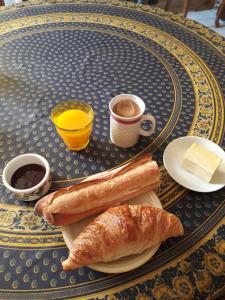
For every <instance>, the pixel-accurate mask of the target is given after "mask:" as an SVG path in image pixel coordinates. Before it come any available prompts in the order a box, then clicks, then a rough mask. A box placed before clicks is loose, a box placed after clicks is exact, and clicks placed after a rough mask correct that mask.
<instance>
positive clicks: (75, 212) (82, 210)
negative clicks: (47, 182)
mask: <svg viewBox="0 0 225 300" xmlns="http://www.w3.org/2000/svg"><path fill="white" fill-rule="evenodd" d="M159 183H160V180H159V168H158V166H157V164H156V162H155V161H152V159H151V156H150V155H146V156H144V157H142V158H140V159H137V160H135V161H133V162H130V163H128V164H126V165H124V166H122V167H119V168H117V169H114V170H111V171H106V172H104V173H100V174H98V175H94V176H91V177H89V178H88V179H87V180H85V181H83V182H81V183H79V184H77V185H73V186H70V187H67V188H63V189H61V190H59V191H56V192H53V193H51V194H49V195H47V196H45V197H44V198H42V199H40V200H39V201H38V202H37V203H36V206H35V210H36V212H37V213H38V214H41V215H43V216H44V217H45V219H46V220H47V221H48V223H50V224H53V225H66V224H70V223H74V222H77V221H79V220H81V219H84V218H85V217H87V216H90V215H93V214H96V213H99V212H101V211H103V210H105V209H107V208H109V207H110V206H113V205H118V204H120V203H123V202H125V201H127V200H129V199H131V198H132V197H135V196H138V195H140V194H142V193H145V192H147V191H150V190H153V189H155V188H157V187H158V186H159Z"/></svg>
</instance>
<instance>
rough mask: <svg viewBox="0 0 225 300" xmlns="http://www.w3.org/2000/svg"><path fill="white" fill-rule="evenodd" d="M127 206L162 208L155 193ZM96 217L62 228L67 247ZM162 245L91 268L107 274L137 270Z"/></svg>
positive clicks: (146, 194)
mask: <svg viewBox="0 0 225 300" xmlns="http://www.w3.org/2000/svg"><path fill="white" fill-rule="evenodd" d="M126 203H127V204H148V205H150V206H153V207H158V208H162V204H161V202H160V200H159V198H158V197H157V196H156V194H155V192H152V191H151V192H148V193H145V194H142V195H140V196H138V197H135V198H133V199H131V200H129V201H127V202H126ZM94 217H95V216H91V217H88V218H86V219H84V220H82V221H80V222H77V223H74V224H70V225H66V226H63V227H62V235H63V238H64V241H65V243H66V245H67V247H68V248H69V249H70V248H71V246H72V244H73V240H74V239H75V238H76V237H77V236H78V235H79V233H80V232H81V231H82V230H83V228H84V227H85V226H86V225H87V224H88V223H90V222H91V221H92V220H93V219H94ZM159 246H160V243H159V244H158V245H156V246H155V247H153V248H151V249H147V250H145V251H144V252H143V253H140V254H135V255H129V256H126V257H122V258H120V259H118V260H115V261H111V262H107V263H106V262H104V263H97V264H95V265H90V266H89V267H90V268H92V269H94V270H96V271H100V272H105V273H123V272H128V271H131V270H133V269H136V268H138V267H140V266H141V265H143V264H144V263H146V262H147V261H148V260H149V259H150V258H151V257H152V256H153V255H154V254H155V253H156V251H157V250H158V248H159Z"/></svg>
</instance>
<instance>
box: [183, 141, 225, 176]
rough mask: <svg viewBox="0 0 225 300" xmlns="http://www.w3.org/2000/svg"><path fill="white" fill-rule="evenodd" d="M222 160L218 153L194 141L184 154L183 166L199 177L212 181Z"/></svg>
mask: <svg viewBox="0 0 225 300" xmlns="http://www.w3.org/2000/svg"><path fill="white" fill-rule="evenodd" d="M221 162H222V158H220V157H219V156H218V155H216V154H214V153H213V152H211V151H209V150H208V149H206V148H205V147H203V146H201V145H200V144H197V143H193V144H192V145H191V146H190V147H189V148H188V149H187V151H186V152H185V154H184V159H183V162H182V167H183V168H184V169H185V170H187V171H189V172H191V173H193V174H194V175H196V176H198V177H199V178H201V179H203V180H205V181H207V182H210V181H211V179H212V177H213V175H214V174H215V172H216V170H217V169H218V168H219V166H220V164H221Z"/></svg>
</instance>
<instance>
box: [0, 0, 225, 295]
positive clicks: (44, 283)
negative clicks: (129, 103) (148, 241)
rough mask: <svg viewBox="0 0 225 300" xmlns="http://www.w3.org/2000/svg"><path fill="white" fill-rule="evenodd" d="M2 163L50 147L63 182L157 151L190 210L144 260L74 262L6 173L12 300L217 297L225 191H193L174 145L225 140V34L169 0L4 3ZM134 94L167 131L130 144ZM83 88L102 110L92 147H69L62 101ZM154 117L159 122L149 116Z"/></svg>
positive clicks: (2, 226)
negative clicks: (125, 101) (115, 114)
mask: <svg viewBox="0 0 225 300" xmlns="http://www.w3.org/2000/svg"><path fill="white" fill-rule="evenodd" d="M0 37H1V39H0V82H1V84H0V95H1V98H0V124H1V127H0V155H1V162H0V173H2V171H3V168H4V166H5V164H6V163H7V161H9V160H10V159H11V158H13V157H15V156H17V155H18V154H23V153H26V152H35V153H39V154H41V155H43V156H45V157H46V158H47V159H48V161H49V163H50V166H51V174H52V178H53V185H52V187H51V189H52V190H56V189H59V188H60V187H64V186H68V185H70V184H75V183H77V182H79V181H80V180H81V179H83V178H85V177H87V176H89V175H91V174H95V173H98V172H102V171H104V170H107V169H111V168H115V167H116V166H118V165H121V164H123V163H125V162H127V161H129V160H132V159H135V158H136V157H137V156H141V155H143V154H144V153H147V152H151V153H152V154H153V157H154V159H156V161H157V162H158V164H159V166H160V172H161V186H160V188H159V189H158V190H157V195H158V197H159V199H160V200H161V202H162V204H163V207H164V208H165V209H166V210H168V211H170V212H172V213H174V214H176V215H177V216H178V217H180V218H181V220H182V223H183V225H184V228H185V235H184V237H182V238H175V239H169V240H168V241H167V242H165V243H163V244H162V245H161V247H160V249H159V250H158V252H157V253H156V254H155V256H154V257H153V258H152V259H151V260H150V261H149V262H147V263H146V264H145V265H143V266H141V267H140V268H138V269H136V270H134V271H131V272H128V273H124V274H114V275H109V274H104V273H100V272H95V271H94V270H92V269H90V268H80V269H79V270H77V271H74V272H68V273H65V272H64V271H63V270H62V268H61V261H63V260H64V259H65V258H66V257H67V255H68V250H67V248H66V246H65V243H64V240H63V237H62V234H61V230H60V227H56V226H50V225H49V224H47V223H46V222H45V221H44V219H42V218H41V217H39V216H37V215H36V214H35V213H34V209H33V207H34V204H35V203H34V202H22V201H20V200H19V199H16V198H14V196H13V195H12V194H10V193H9V192H8V191H7V190H6V189H5V187H4V186H3V185H2V184H1V185H0V189H1V196H0V257H1V258H2V259H1V260H0V282H1V285H0V299H15V298H16V299H73V298H76V299H86V298H87V299H138V300H141V299H142V300H144V299H145V300H146V299H161V300H163V299H187V300H188V299H215V298H216V297H217V296H220V295H222V294H223V293H224V286H225V263H224V261H225V223H224V215H225V213H224V212H225V209H224V207H225V205H224V199H225V193H224V189H221V190H220V191H217V192H214V193H209V194H203V193H196V192H192V191H189V190H187V189H185V188H183V187H182V186H180V185H178V184H177V183H176V182H174V181H173V180H172V178H170V176H169V175H168V173H167V172H166V170H165V168H164V166H163V162H162V156H163V151H164V149H165V147H166V146H167V144H168V143H169V142H171V141H172V140H174V139H175V138H178V137H180V136H185V135H196V136H201V137H205V138H208V139H210V140H212V141H214V142H215V143H217V144H219V145H220V146H221V147H222V148H224V145H225V139H224V112H225V110H224V94H225V76H224V75H225V67H224V66H225V57H224V52H225V40H224V38H223V37H221V36H220V35H218V34H217V33H214V32H212V31H210V30H209V29H208V28H205V27H204V26H202V25H200V24H198V23H196V22H194V21H191V20H188V19H185V18H183V17H182V16H179V15H174V14H172V13H167V12H165V11H162V10H160V9H158V8H152V7H150V6H147V5H138V4H134V3H132V2H126V1H119V0H110V1H105V0H99V1H98V0H77V1H75V0H74V1H72V0H71V1H60V0H59V1H57V0H54V1H50V0H49V1H44V0H40V1H26V2H23V3H22V4H18V5H14V6H12V7H3V8H1V10H0ZM119 93H133V94H137V95H138V96H139V97H141V98H142V99H143V100H144V101H145V103H146V110H147V112H150V113H152V114H153V115H154V116H155V117H156V120H157V130H156V133H155V134H154V135H153V136H152V137H151V138H144V137H143V138H141V139H140V141H139V143H138V144H137V145H136V146H134V147H132V148H130V149H120V148H118V147H115V146H114V145H113V144H112V143H111V141H110V139H109V112H108V103H109V100H110V99H111V98H112V97H113V96H115V95H117V94H119ZM65 99H82V100H85V101H87V102H88V103H89V104H91V105H92V106H93V108H94V111H95V122H94V129H93V134H92V137H91V141H90V144H89V146H88V147H87V148H86V149H85V150H83V151H81V152H73V151H68V150H67V149H66V147H65V145H64V144H63V142H62V141H61V140H60V138H59V137H58V135H57V133H56V132H55V129H54V126H53V124H52V123H51V121H50V119H49V115H50V111H51V109H52V107H54V105H55V104H56V103H57V102H59V101H61V100H65ZM144 126H148V124H145V125H144Z"/></svg>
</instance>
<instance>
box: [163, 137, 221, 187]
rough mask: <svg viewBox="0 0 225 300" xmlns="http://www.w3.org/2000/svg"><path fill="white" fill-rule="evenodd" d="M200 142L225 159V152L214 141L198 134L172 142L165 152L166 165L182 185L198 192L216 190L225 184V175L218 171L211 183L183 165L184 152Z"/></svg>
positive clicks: (172, 175)
mask: <svg viewBox="0 0 225 300" xmlns="http://www.w3.org/2000/svg"><path fill="white" fill-rule="evenodd" d="M193 143H198V144H200V145H202V146H204V147H205V148H206V149H208V150H209V151H212V152H213V153H215V154H216V155H218V156H220V157H221V158H222V159H224V160H225V152H224V151H223V149H222V148H220V147H219V146H218V145H217V144H215V143H214V142H212V141H210V140H207V139H205V138H201V137H197V136H186V137H181V138H178V139H176V140H174V141H173V142H171V143H170V144H169V145H168V146H167V147H166V149H165V151H164V154H163V162H164V166H165V168H166V169H167V171H168V173H169V174H170V176H171V177H172V178H173V179H174V180H175V181H176V182H178V183H179V184H180V185H182V186H184V187H186V188H188V189H190V190H193V191H196V192H214V191H217V190H219V189H221V188H222V187H224V185H225V176H224V175H223V174H222V173H220V172H216V173H215V175H214V176H213V178H212V180H211V182H210V183H208V182H206V181H204V180H202V179H200V178H198V177H197V176H195V175H194V174H192V173H190V172H188V171H186V170H185V169H184V168H182V167H181V163H182V161H183V157H184V153H185V152H186V150H187V149H188V148H189V147H190V146H191V145H192V144H193Z"/></svg>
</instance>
